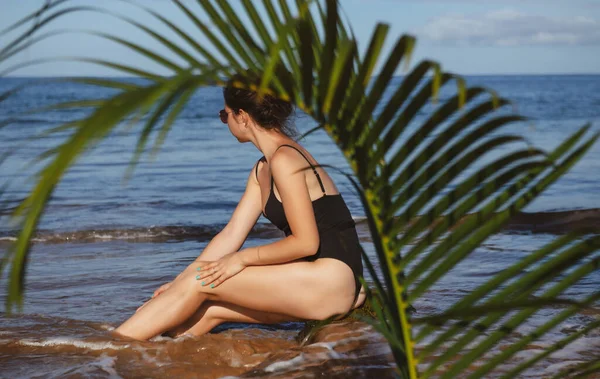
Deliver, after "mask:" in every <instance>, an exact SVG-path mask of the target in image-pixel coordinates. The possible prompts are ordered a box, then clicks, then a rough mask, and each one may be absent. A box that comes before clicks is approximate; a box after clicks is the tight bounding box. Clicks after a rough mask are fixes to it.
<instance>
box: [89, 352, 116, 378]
mask: <svg viewBox="0 0 600 379" xmlns="http://www.w3.org/2000/svg"><path fill="white" fill-rule="evenodd" d="M116 363H117V358H116V357H109V356H108V355H106V354H102V355H101V356H100V358H99V359H97V360H95V361H94V362H92V363H91V364H92V365H93V366H96V367H98V368H99V369H101V370H102V371H104V372H106V373H107V374H108V375H109V378H110V379H122V378H123V377H122V376H121V375H119V374H118V373H117V369H116V366H117V365H116Z"/></svg>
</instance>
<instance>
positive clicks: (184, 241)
mask: <svg viewBox="0 0 600 379" xmlns="http://www.w3.org/2000/svg"><path fill="white" fill-rule="evenodd" d="M28 80H29V79H25V78H0V92H4V91H6V90H8V89H10V88H12V87H15V86H17V85H20V84H22V83H24V82H27V81H28ZM124 80H125V79H124ZM126 80H132V79H126ZM400 80H401V78H400V77H398V78H395V83H396V84H397V83H399V82H400ZM467 83H468V84H469V85H483V86H486V87H489V88H493V89H494V90H496V91H497V92H498V93H499V94H500V95H501V96H503V97H506V98H509V99H511V100H513V101H514V104H513V106H512V108H513V109H511V110H516V111H518V112H519V113H520V114H523V115H525V116H528V117H530V118H531V121H530V122H525V123H519V124H514V125H511V126H509V127H508V128H506V129H505V132H510V133H517V134H519V135H522V136H524V137H525V138H526V139H527V140H528V141H530V142H531V143H532V144H533V145H534V146H537V147H541V148H543V149H546V150H549V149H552V148H553V147H555V146H557V145H558V144H559V143H560V142H562V141H563V140H564V139H566V138H567V136H569V135H570V134H571V133H573V132H574V131H575V130H577V129H578V128H579V127H580V126H582V125H584V124H585V123H587V122H591V123H592V131H596V132H597V131H599V130H600V76H598V75H540V76H515V75H513V76H473V77H467ZM446 87H447V88H445V89H444V90H443V91H442V93H441V95H440V97H441V100H442V101H443V100H444V99H445V98H447V96H448V94H450V93H451V92H452V91H451V88H450V87H452V85H451V84H450V85H447V86H446ZM110 93H112V91H111V90H107V89H99V88H95V87H89V86H83V85H80V84H72V83H64V82H63V83H57V82H51V81H47V82H43V83H40V84H38V85H36V86H32V87H30V88H28V89H26V90H24V91H22V92H20V93H18V94H16V95H15V96H13V97H10V98H8V99H7V100H6V101H4V102H0V120H2V119H11V118H16V117H18V118H17V119H16V120H15V121H14V122H13V123H11V124H9V125H7V126H4V127H2V128H0V155H2V154H4V153H5V152H7V151H13V152H14V154H12V155H11V156H10V157H9V158H8V159H7V160H6V161H4V162H3V163H2V164H1V165H0V186H1V185H4V184H5V183H10V185H9V187H8V189H7V191H6V193H5V195H3V197H2V198H1V199H0V200H1V201H0V254H4V253H5V252H6V250H7V249H8V247H9V246H10V243H11V242H12V241H14V240H15V236H16V235H17V233H18V229H17V227H16V226H15V225H13V224H11V223H9V217H8V216H9V215H10V214H11V212H12V211H13V210H14V208H15V207H16V206H17V204H18V203H19V201H20V200H21V199H23V198H24V197H25V196H27V193H28V191H29V190H30V189H31V186H32V185H33V183H35V179H36V178H35V173H36V172H37V170H38V169H39V168H40V167H41V166H40V163H32V161H33V159H34V158H35V157H37V156H38V155H39V154H41V153H43V152H44V151H46V150H48V149H50V148H53V147H55V146H56V145H57V144H59V143H60V142H62V141H63V139H64V138H65V136H67V135H68V133H67V132H60V133H55V134H51V135H46V136H42V137H39V138H35V139H32V138H31V137H32V136H34V135H38V134H39V133H41V132H43V131H45V130H48V129H50V128H52V127H56V126H58V125H61V124H62V123H65V122H67V121H69V120H72V119H73V118H76V117H81V115H83V114H84V113H85V112H86V111H85V110H81V109H75V110H74V109H63V110H54V111H51V112H46V113H43V114H31V115H25V116H21V115H22V114H23V112H24V111H26V110H28V109H32V108H37V107H41V106H44V105H49V104H52V103H56V102H62V101H75V100H81V99H88V98H97V97H102V96H107V95H109V94H110ZM222 108H223V100H222V95H221V89H220V88H204V89H202V90H200V91H198V92H197V93H196V94H195V95H194V97H193V98H192V100H191V102H190V103H189V104H188V106H187V107H186V108H185V109H184V111H183V112H182V114H181V116H180V117H179V119H178V120H177V121H176V123H175V124H174V126H173V129H172V130H171V132H170V133H169V135H168V137H167V139H166V141H165V143H164V145H163V146H162V147H161V149H160V152H159V153H158V154H157V155H156V156H154V157H150V156H149V155H144V156H142V160H141V161H140V162H139V164H138V165H137V167H136V169H135V171H134V172H133V175H132V177H131V178H129V179H125V178H124V175H125V172H126V170H127V168H128V166H129V162H130V160H131V158H132V155H133V151H134V148H135V144H136V141H137V136H138V135H139V130H140V125H138V126H137V127H136V126H134V127H130V128H127V127H122V128H119V129H118V130H116V131H115V132H114V133H112V134H111V135H110V136H109V137H108V138H107V139H106V140H104V141H103V142H101V143H100V144H99V145H98V146H97V147H96V148H95V149H94V150H93V151H90V152H88V153H86V154H85V156H83V157H82V158H81V159H80V160H79V161H78V162H77V164H76V165H74V166H73V167H72V168H71V169H70V170H69V171H68V173H67V174H66V175H65V177H64V178H63V179H62V181H61V183H60V185H59V186H58V188H57V189H56V191H55V192H54V194H53V196H52V199H51V201H50V202H49V204H48V206H47V208H46V212H45V214H44V216H43V219H42V220H41V223H40V225H39V228H38V229H39V230H38V232H37V234H36V236H35V238H34V244H33V247H32V251H31V256H30V261H29V267H28V271H27V278H26V292H25V301H24V306H23V309H22V312H20V313H16V314H13V315H10V316H8V315H7V314H6V309H5V296H6V275H4V276H3V278H2V281H0V325H1V326H0V377H2V378H120V377H122V378H137V377H140V378H142V377H144V378H163V377H178V378H188V377H189V378H193V377H200V378H216V377H235V376H238V377H269V378H304V377H306V378H308V377H327V378H335V377H340V378H342V377H344V378H347V377H364V378H374V377H392V375H393V367H394V363H393V359H392V357H391V354H390V350H389V348H388V346H387V344H386V342H385V340H384V339H383V338H382V337H381V336H380V335H379V334H378V333H377V332H375V331H374V330H373V329H372V328H371V327H370V326H368V325H367V324H364V323H360V322H352V323H346V324H340V325H332V326H329V327H328V328H326V329H325V330H324V332H323V333H322V334H321V335H320V336H318V339H317V342H315V343H313V344H309V345H306V346H300V345H299V344H298V343H297V342H296V339H295V338H296V336H297V334H298V332H299V331H300V330H301V329H302V327H303V325H302V324H301V323H286V324H281V325H275V326H257V325H240V324H231V325H225V326H222V327H219V328H218V329H217V330H215V331H213V333H211V334H208V335H206V336H202V337H198V338H180V339H170V338H166V337H158V338H156V339H154V340H152V341H149V342H131V341H125V340H119V339H115V338H114V337H113V336H112V335H111V334H110V331H111V330H112V329H113V328H114V327H116V326H117V325H119V324H120V323H121V322H122V321H124V320H125V319H126V318H128V316H129V315H130V314H131V313H132V312H134V311H135V309H136V308H137V307H138V306H139V305H140V304H141V303H142V302H144V301H145V300H147V299H148V298H149V297H150V296H151V294H152V292H153V291H154V290H155V289H156V288H157V287H159V286H160V285H161V284H163V283H165V282H167V281H169V280H171V279H172V278H173V277H174V276H175V275H176V274H178V273H179V272H180V270H182V269H183V268H184V267H186V265H187V264H188V263H189V262H190V261H191V260H193V259H195V258H196V257H197V256H198V255H199V254H200V253H201V252H202V249H203V248H204V246H206V244H207V243H208V242H209V241H210V239H211V237H212V236H214V235H215V234H216V233H217V232H218V231H219V230H220V229H221V228H222V227H223V226H224V225H225V224H226V223H227V221H228V220H229V216H230V215H231V213H232V211H233V210H234V208H235V206H236V204H237V201H238V200H239V199H240V197H241V195H242V193H243V191H244V188H245V181H246V178H247V176H248V173H249V170H250V169H251V168H252V166H253V165H254V162H256V160H258V159H259V158H260V156H261V154H260V153H259V152H258V151H257V150H256V149H255V148H254V147H253V146H252V145H251V144H242V145H240V144H239V143H238V142H237V141H236V140H235V138H234V137H232V136H231V135H230V133H229V131H228V129H227V126H226V125H224V124H222V123H221V121H220V120H219V118H218V111H219V110H220V109H222ZM509 108H510V107H509ZM430 109H431V108H427V109H426V110H425V111H424V112H422V113H421V114H420V115H419V117H418V119H417V120H416V124H418V122H419V121H422V120H423V119H424V118H425V117H426V116H427V115H428V112H429V111H428V110H430ZM295 124H296V126H297V128H298V130H299V131H300V132H303V131H307V130H309V129H310V128H312V127H313V126H314V123H313V122H312V120H311V119H310V118H309V117H307V116H306V115H303V114H301V112H297V114H296V117H295ZM155 136H156V135H152V138H151V139H150V141H151V143H153V138H154V137H155ZM400 142H401V141H400ZM300 143H301V144H302V145H303V146H305V147H306V148H307V149H308V150H309V151H310V152H311V154H312V155H313V156H314V157H315V158H316V159H317V160H318V161H319V163H320V164H323V165H325V164H326V165H331V166H335V167H337V168H339V169H341V170H343V171H349V166H348V164H347V163H346V161H345V159H344V157H343V155H342V154H341V153H340V152H339V151H338V149H337V147H336V146H335V144H334V143H333V142H332V141H331V140H330V139H329V137H328V136H327V135H326V134H325V133H324V132H322V131H320V132H316V133H313V134H311V135H309V136H308V137H306V138H304V139H303V140H301V141H300ZM13 149H14V150H13ZM44 162H47V161H42V162H41V163H42V164H43V163H44ZM329 172H330V174H331V176H332V177H333V178H334V180H335V181H336V184H337V186H338V188H339V189H340V191H341V193H342V195H343V196H344V198H345V200H346V202H347V204H348V206H349V208H350V210H351V213H352V215H353V217H354V218H355V220H356V221H357V224H358V230H359V235H360V238H361V241H362V242H363V245H364V248H365V250H366V251H367V253H368V254H369V255H370V256H371V257H373V259H374V257H375V255H374V250H373V247H372V244H371V240H370V236H369V233H368V228H367V226H366V225H365V222H364V212H363V210H362V208H361V204H360V201H359V199H358V198H357V196H356V195H355V194H354V192H353V190H352V188H351V186H350V185H349V183H348V182H347V181H346V179H345V178H344V177H343V176H342V175H341V174H339V173H336V172H335V171H334V170H330V171H329ZM524 211H525V212H527V217H524V218H522V219H520V220H519V221H518V222H516V221H515V222H513V223H512V224H511V225H509V226H508V227H507V228H505V229H504V230H503V231H501V232H499V233H497V234H495V235H493V236H492V237H490V238H489V239H488V240H487V241H485V243H484V244H483V245H482V246H481V247H480V248H478V249H477V250H476V251H475V252H474V253H473V254H472V255H471V256H470V257H469V258H468V259H467V260H465V261H464V262H462V263H461V264H460V265H458V266H457V267H456V268H455V269H453V270H452V271H451V272H450V273H449V274H448V275H447V276H446V277H444V279H443V280H442V281H441V282H440V283H438V285H436V286H435V287H434V288H432V289H431V290H429V291H428V292H427V293H426V294H425V295H424V296H423V297H422V298H421V299H420V300H419V301H418V302H417V303H415V304H414V306H415V308H416V309H417V312H418V315H427V314H431V313H434V312H438V311H440V310H443V309H445V308H447V307H448V306H449V305H451V304H453V303H454V302H456V301H457V300H458V299H460V298H461V297H462V296H464V295H465V294H466V293H468V291H469V290H470V289H472V288H474V287H475V286H476V285H477V284H480V283H482V282H484V281H485V280H487V279H489V278H490V277H491V276H493V275H494V274H495V273H497V272H499V271H500V270H502V268H503V267H506V266H507V265H509V264H511V263H513V262H515V261H516V260H517V259H520V258H522V257H524V256H526V255H527V254H529V253H530V252H531V251H534V250H535V249H536V248H538V247H540V246H541V245H543V244H545V243H547V242H549V241H551V240H552V239H553V238H556V236H557V235H560V234H562V233H565V232H566V231H568V230H569V229H570V228H571V227H572V226H574V225H576V226H581V225H584V226H588V227H590V228H592V229H594V230H596V233H600V143H597V144H595V145H594V146H593V147H592V149H591V150H590V151H589V152H588V154H587V155H586V156H584V157H583V159H582V160H581V161H580V162H579V163H578V164H577V165H576V166H575V167H574V168H573V169H572V170H571V171H570V172H569V173H568V174H566V175H565V176H564V177H563V178H561V179H560V180H559V181H558V182H556V183H555V184H553V185H552V186H551V187H550V188H549V189H548V190H547V191H545V192H544V193H543V194H542V195H541V196H540V197H539V198H538V199H536V200H535V201H534V202H533V203H531V204H530V205H528V206H527V208H526V209H525V210H524ZM280 237H281V234H280V233H279V231H278V230H276V229H275V228H274V227H273V226H272V225H270V224H269V223H268V220H266V219H264V218H261V219H260V220H259V222H258V224H257V225H256V227H255V228H254V229H253V231H252V232H251V233H250V235H249V236H248V239H247V241H246V245H247V246H253V245H259V244H265V243H268V242H270V241H272V240H274V239H277V238H280ZM367 281H368V282H369V281H371V279H370V278H369V277H368V276H367ZM598 288H600V272H599V271H596V272H594V273H592V274H590V275H589V276H587V277H586V278H585V279H583V280H581V281H580V282H578V283H577V284H576V285H575V286H573V287H572V288H571V289H570V290H569V292H568V293H567V295H569V297H573V298H581V297H584V296H585V295H586V294H587V295H589V294H591V293H592V292H593V291H597V290H598ZM556 312H558V309H555V308H551V309H548V310H544V311H543V312H539V313H537V314H536V315H535V316H534V317H533V318H532V319H531V320H530V321H528V322H527V323H526V324H525V325H524V326H523V327H521V328H519V329H518V330H517V331H515V333H517V334H518V333H524V332H526V331H527V330H531V329H532V328H534V327H535V326H536V325H538V324H539V323H540V322H543V320H544V319H545V318H546V317H548V316H549V315H552V314H554V313H556ZM599 315H600V308H599V307H596V308H594V309H590V310H586V311H584V312H582V313H581V314H579V315H577V316H576V317H573V318H571V319H569V320H568V322H566V323H564V324H562V325H561V326H560V327H558V328H556V329H555V330H553V331H552V332H551V333H550V334H549V335H547V336H546V337H544V338H543V339H542V340H541V341H538V342H535V343H534V344H532V345H531V346H529V347H528V348H527V350H525V351H524V352H522V353H520V354H519V355H518V356H517V357H515V358H514V359H513V361H511V362H513V363H514V362H519V361H521V360H523V359H526V358H527V357H528V356H530V355H531V354H534V353H536V352H538V351H539V348H540V347H543V346H548V345H549V344H551V342H552V341H555V340H557V339H560V338H563V337H565V336H566V335H567V334H568V333H572V332H573V331H576V330H579V329H581V328H583V326H584V325H585V324H586V323H588V322H590V320H593V319H597V318H598V317H599ZM515 336H517V335H515ZM507 344H510V340H508V341H505V342H504V345H499V346H497V347H496V348H495V350H494V351H495V352H497V351H500V350H502V349H503V348H504V347H506V346H507ZM441 348H442V347H441ZM584 358H585V359H590V358H595V359H600V331H598V330H597V331H593V332H591V333H589V334H587V335H586V336H585V337H584V338H583V339H581V340H580V341H578V342H576V343H574V344H571V345H569V346H567V347H566V348H565V349H564V350H563V351H561V352H559V353H557V354H555V355H553V356H551V357H550V358H548V359H546V360H544V361H542V362H540V364H539V365H537V366H536V367H535V368H534V369H532V370H529V371H528V372H527V375H526V377H545V376H548V375H550V374H553V373H555V372H557V371H558V370H560V369H561V368H564V367H566V366H568V365H569V364H572V363H577V362H580V361H581V360H582V359H584Z"/></svg>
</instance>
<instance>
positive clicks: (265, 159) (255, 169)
mask: <svg viewBox="0 0 600 379" xmlns="http://www.w3.org/2000/svg"><path fill="white" fill-rule="evenodd" d="M266 161H267V158H265V156H264V155H263V156H262V157H261V158H260V159H259V160H258V161H256V166H255V167H254V174H255V175H256V181H257V182H258V164H259V163H260V162H266Z"/></svg>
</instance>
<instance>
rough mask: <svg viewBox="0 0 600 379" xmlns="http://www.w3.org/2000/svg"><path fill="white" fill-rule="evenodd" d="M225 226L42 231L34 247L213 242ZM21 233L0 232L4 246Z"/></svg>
mask: <svg viewBox="0 0 600 379" xmlns="http://www.w3.org/2000/svg"><path fill="white" fill-rule="evenodd" d="M222 228H223V225H199V226H177V225H171V226H151V227H147V228H131V229H92V230H80V231H72V232H55V231H48V230H39V231H38V232H37V233H36V234H35V235H34V237H33V238H32V242H33V243H45V244H55V243H89V242H100V241H111V240H123V241H130V242H169V241H173V242H177V241H188V240H192V241H194V240H195V241H209V240H210V239H212V238H213V237H214V236H215V235H216V234H217V233H218V232H219V231H220V230H221V229H222ZM281 235H282V233H281V232H280V231H279V230H278V229H277V228H276V227H275V226H272V225H270V224H257V225H256V226H255V227H254V228H253V229H252V231H251V232H250V234H249V237H250V238H257V239H272V238H277V237H280V236H281ZM16 239H17V232H16V231H15V232H7V233H2V232H0V243H2V242H5V243H7V242H12V241H16Z"/></svg>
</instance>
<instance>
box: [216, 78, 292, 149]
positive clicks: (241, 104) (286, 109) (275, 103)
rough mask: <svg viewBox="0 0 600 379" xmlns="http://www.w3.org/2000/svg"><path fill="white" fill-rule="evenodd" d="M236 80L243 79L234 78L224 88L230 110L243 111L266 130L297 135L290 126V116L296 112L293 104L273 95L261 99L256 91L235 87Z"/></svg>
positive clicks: (289, 135)
mask: <svg viewBox="0 0 600 379" xmlns="http://www.w3.org/2000/svg"><path fill="white" fill-rule="evenodd" d="M234 80H236V81H240V80H243V79H241V78H240V77H238V76H236V77H233V78H232V79H231V80H229V82H228V83H227V86H226V87H225V88H223V97H224V98H225V104H227V106H229V108H231V109H233V111H234V112H236V113H237V112H239V110H240V109H243V110H244V111H245V112H246V113H248V114H249V115H250V116H251V117H252V118H253V119H254V121H256V123H257V124H258V125H260V126H261V127H263V128H265V129H277V130H279V131H280V132H282V133H283V134H285V135H287V136H288V137H293V136H295V135H296V134H297V133H296V130H295V128H294V127H293V126H292V125H291V124H290V116H291V115H292V113H293V112H294V106H293V105H292V103H290V102H289V101H285V100H282V99H279V98H277V97H274V96H271V95H264V96H261V97H259V96H258V93H257V92H256V91H251V90H248V89H244V88H237V87H234V86H233V81H234Z"/></svg>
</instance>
